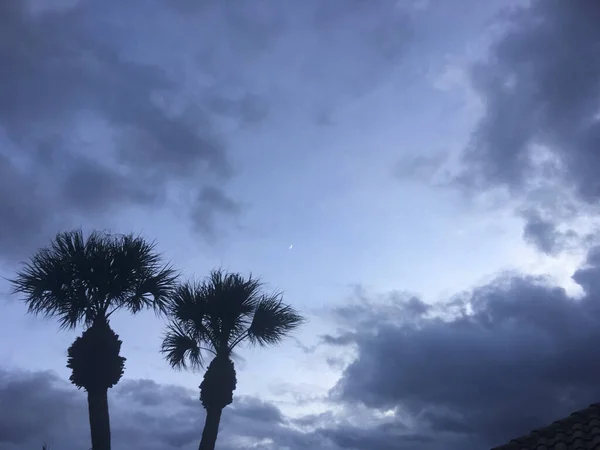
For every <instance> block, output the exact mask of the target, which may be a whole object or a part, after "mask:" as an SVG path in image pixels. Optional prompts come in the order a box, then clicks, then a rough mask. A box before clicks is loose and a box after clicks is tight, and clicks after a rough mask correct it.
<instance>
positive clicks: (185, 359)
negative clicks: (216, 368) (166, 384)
mask: <svg viewBox="0 0 600 450" xmlns="http://www.w3.org/2000/svg"><path fill="white" fill-rule="evenodd" d="M160 351H161V353H162V354H163V355H164V356H165V359H166V360H167V362H168V363H169V364H170V365H171V367H173V368H174V369H186V368H188V367H190V368H192V369H199V368H202V367H203V358H202V349H201V347H200V344H199V342H198V340H197V339H196V337H195V336H193V335H190V334H189V333H188V332H187V331H186V330H185V329H184V328H183V327H182V326H181V325H180V324H178V323H176V322H171V323H170V324H169V325H168V326H167V331H166V333H165V336H164V339H163V343H162V345H161V349H160Z"/></svg>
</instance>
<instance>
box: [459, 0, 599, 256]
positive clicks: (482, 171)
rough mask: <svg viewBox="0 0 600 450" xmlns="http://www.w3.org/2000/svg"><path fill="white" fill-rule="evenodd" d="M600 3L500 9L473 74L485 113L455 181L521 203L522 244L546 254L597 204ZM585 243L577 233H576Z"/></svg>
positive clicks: (564, 242)
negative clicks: (501, 192)
mask: <svg viewBox="0 0 600 450" xmlns="http://www.w3.org/2000/svg"><path fill="white" fill-rule="evenodd" d="M599 20H600V4H599V3H598V2H597V1H595V0H583V1H578V2H564V1H560V0H548V1H539V0H538V1H532V2H530V4H527V5H526V6H524V7H520V8H517V9H515V10H513V11H511V12H507V13H505V15H504V16H503V18H502V20H501V21H500V28H501V29H502V31H501V32H500V33H499V37H497V39H496V40H495V42H494V43H493V44H492V46H491V48H490V50H489V54H488V56H487V57H486V59H485V61H482V62H480V63H478V64H477V65H476V66H475V67H474V68H473V70H472V77H471V80H472V83H473V87H474V89H475V91H476V92H477V93H478V94H479V95H480V96H481V99H482V101H483V104H484V113H483V117H482V118H481V120H480V122H479V124H478V125H477V127H476V129H475V131H474V134H473V138H472V140H471V143H470V146H469V149H468V150H467V151H466V152H465V154H464V156H463V162H464V164H465V166H466V170H465V172H464V173H463V174H462V177H461V180H462V181H463V182H466V183H468V184H469V185H471V186H476V187H477V188H486V189H487V188H498V187H501V188H506V189H507V190H508V191H509V193H510V194H511V196H512V197H513V198H515V197H516V198H519V199H521V200H520V201H521V202H522V205H521V206H520V209H522V215H523V217H524V218H525V221H526V229H525V238H526V239H528V240H529V241H530V242H532V243H534V244H535V245H537V246H538V248H540V249H541V250H542V251H544V252H547V253H549V254H552V253H556V252H558V251H560V250H561V249H562V248H564V247H565V246H569V245H571V244H572V243H573V240H574V238H575V230H574V229H572V226H573V222H574V220H573V218H574V217H575V216H578V215H579V216H581V215H584V214H586V213H587V214H590V213H594V214H596V213H597V212H598V206H597V205H598V202H599V201H600V181H599V179H598V172H599V170H600V151H599V149H598V145H599V142H600V58H598V54H599V52H600V28H599V27H598V26H597V24H598V21H599ZM584 237H585V236H584Z"/></svg>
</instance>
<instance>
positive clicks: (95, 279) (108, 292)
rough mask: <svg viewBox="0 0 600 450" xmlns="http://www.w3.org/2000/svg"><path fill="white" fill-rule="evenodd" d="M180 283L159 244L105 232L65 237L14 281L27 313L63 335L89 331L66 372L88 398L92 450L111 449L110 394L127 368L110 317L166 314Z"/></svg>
mask: <svg viewBox="0 0 600 450" xmlns="http://www.w3.org/2000/svg"><path fill="white" fill-rule="evenodd" d="M176 279H177V274H176V273H175V271H174V270H173V269H172V267H171V266H170V265H169V264H164V263H163V262H162V258H161V256H160V254H158V253H157V252H156V251H155V244H154V243H149V242H147V241H145V240H144V239H143V238H141V237H136V236H133V235H110V234H106V233H100V232H92V233H91V234H90V235H89V236H88V237H87V239H85V238H84V236H83V233H82V232H81V231H79V230H76V231H67V232H63V233H59V234H58V235H57V236H56V237H55V238H54V239H53V240H52V242H51V244H50V246H49V247H46V248H42V249H41V250H39V251H38V252H37V253H36V254H35V255H34V256H33V257H32V258H31V259H30V261H29V262H28V263H27V264H25V266H24V267H23V268H22V269H21V270H19V271H18V272H17V275H16V277H15V278H14V279H12V280H9V281H10V282H11V283H12V286H13V291H14V293H20V294H24V301H25V303H26V304H27V307H28V312H29V313H33V314H41V315H43V316H45V317H53V318H57V319H58V321H59V323H60V326H61V328H67V329H72V328H75V327H76V326H77V325H78V324H83V325H84V327H85V331H84V332H83V334H82V335H81V336H80V337H78V338H77V339H75V341H74V342H73V345H71V347H70V348H69V350H68V363H67V367H69V368H70V369H71V370H72V375H71V377H70V380H71V382H72V383H73V384H74V385H75V386H77V387H78V388H83V389H85V390H86V391H87V396H88V408H89V420H90V431H91V441H92V449H93V450H110V420H109V414H108V399H107V391H108V389H109V388H111V387H113V386H114V385H115V384H117V383H118V382H119V380H120V379H121V376H122V375H123V370H124V363H125V358H123V357H122V356H120V354H119V352H120V349H121V343H122V342H121V341H120V340H119V337H118V336H117V335H116V334H115V333H114V332H113V330H112V329H111V328H110V325H109V317H110V316H111V315H112V314H113V313H114V312H115V311H117V310H119V309H126V310H128V311H129V312H131V313H132V314H135V313H137V312H139V311H141V310H142V309H145V308H153V309H154V310H155V312H157V313H161V312H165V311H166V300H167V298H168V296H169V294H170V293H171V292H172V291H173V289H174V288H175V285H176Z"/></svg>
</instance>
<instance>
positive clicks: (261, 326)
mask: <svg viewBox="0 0 600 450" xmlns="http://www.w3.org/2000/svg"><path fill="white" fill-rule="evenodd" d="M304 322H305V319H304V318H303V317H302V316H301V315H300V314H299V313H298V312H297V311H296V310H295V309H294V308H293V307H291V306H290V305H286V304H284V303H282V299H281V294H276V295H272V296H264V297H262V298H261V299H260V300H259V302H258V304H257V305H256V309H255V310H254V317H253V318H252V323H251V324H250V327H249V328H248V332H247V336H248V339H249V340H250V342H251V343H252V344H256V345H260V346H267V345H273V344H278V343H279V342H281V341H282V340H283V338H284V337H285V336H286V335H287V334H288V333H289V332H291V331H293V330H294V329H296V328H298V327H299V326H300V325H302V324H303V323H304Z"/></svg>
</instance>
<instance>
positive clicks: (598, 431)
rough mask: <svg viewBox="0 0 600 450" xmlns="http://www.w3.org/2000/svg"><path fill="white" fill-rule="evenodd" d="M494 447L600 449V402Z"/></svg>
mask: <svg viewBox="0 0 600 450" xmlns="http://www.w3.org/2000/svg"><path fill="white" fill-rule="evenodd" d="M492 450H600V403H594V404H593V405H590V406H589V407H587V408H586V409H582V410H581V411H577V412H575V413H573V414H571V415H570V416H569V417H567V418H566V419H562V420H558V421H556V422H554V423H553V424H552V425H549V426H547V427H544V428H540V429H538V430H535V431H532V432H531V433H530V434H528V435H526V436H522V437H520V438H517V439H513V440H512V441H510V442H509V443H508V444H506V445H502V446H500V447H495V448H493V449H492Z"/></svg>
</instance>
